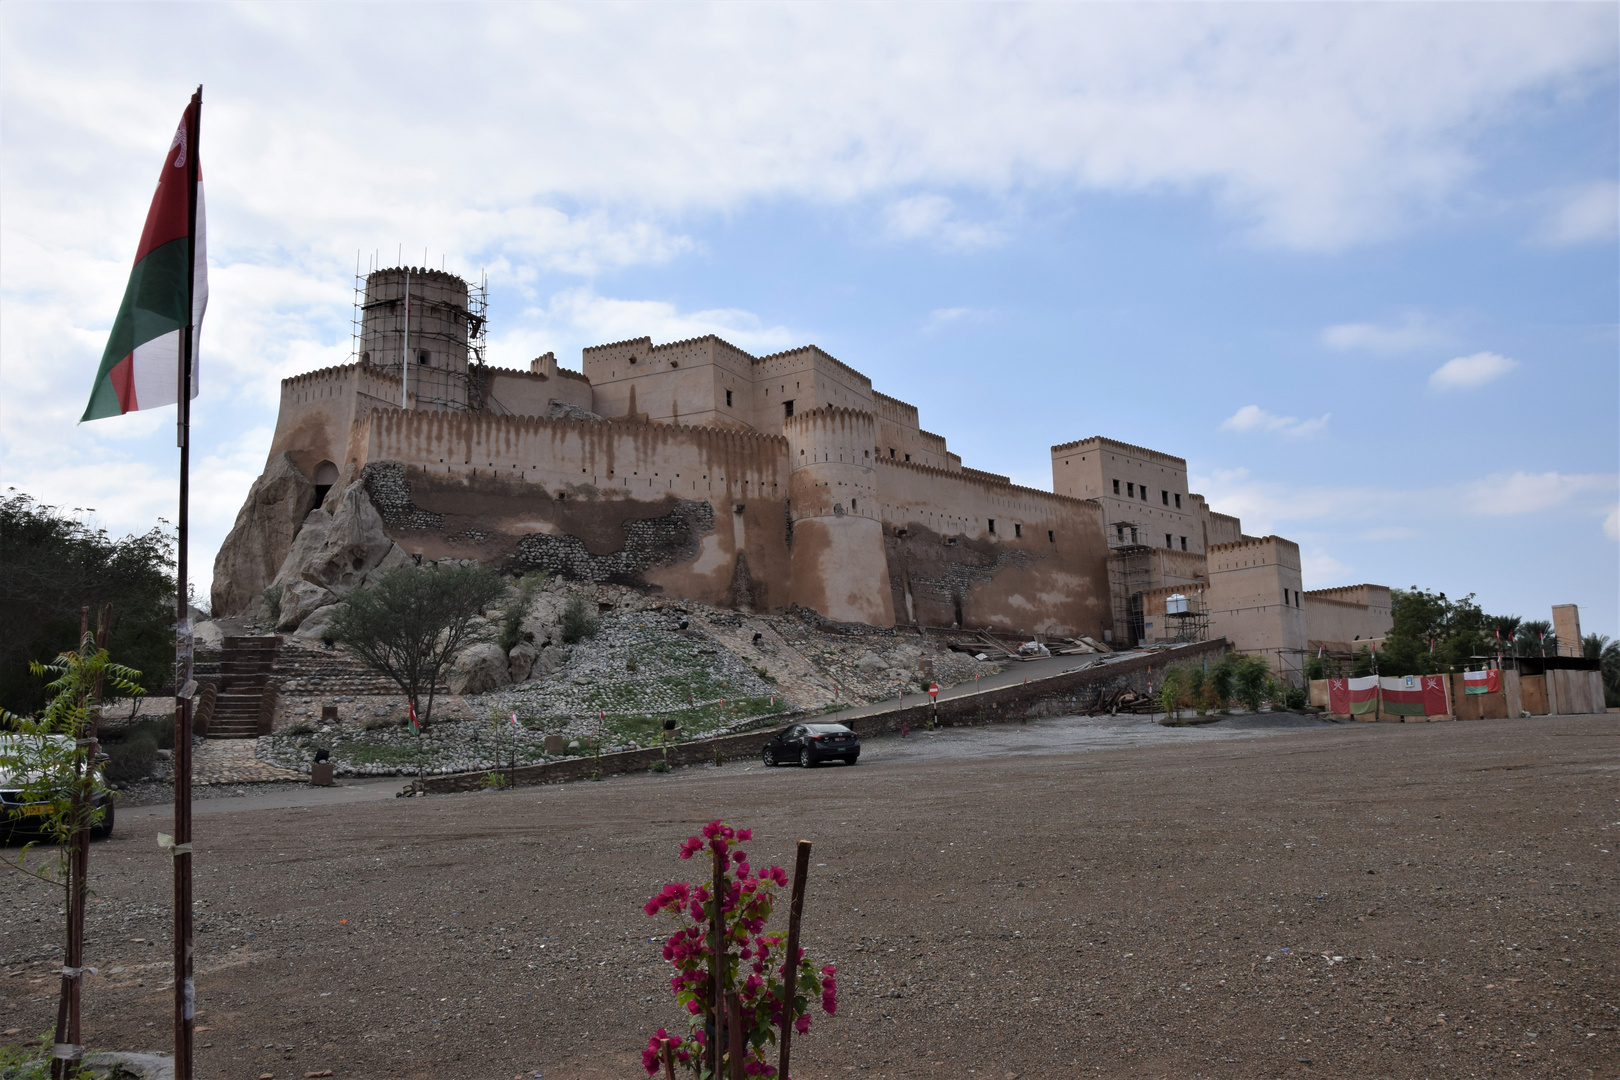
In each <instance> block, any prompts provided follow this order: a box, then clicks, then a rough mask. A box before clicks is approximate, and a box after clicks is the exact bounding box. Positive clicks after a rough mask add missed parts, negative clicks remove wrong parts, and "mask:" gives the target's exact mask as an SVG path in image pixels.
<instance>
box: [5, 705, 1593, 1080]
mask: <svg viewBox="0 0 1620 1080" xmlns="http://www.w3.org/2000/svg"><path fill="white" fill-rule="evenodd" d="M1615 720H1616V718H1615V717H1613V716H1609V717H1601V716H1600V717H1563V718H1556V719H1538V720H1535V721H1518V722H1508V721H1488V722H1479V723H1467V724H1427V725H1375V724H1357V725H1338V726H1329V725H1313V726H1301V727H1295V728H1292V729H1282V730H1268V729H1265V728H1264V726H1263V725H1259V724H1257V723H1255V722H1254V721H1251V722H1250V724H1249V727H1250V728H1251V729H1256V728H1258V729H1259V730H1249V731H1242V730H1233V731H1228V732H1226V733H1225V734H1226V735H1227V736H1229V737H1225V738H1223V737H1220V736H1221V734H1222V733H1221V732H1220V731H1219V729H1177V730H1175V731H1169V732H1167V733H1166V734H1167V737H1168V744H1164V745H1131V743H1130V741H1128V740H1122V739H1119V738H1114V737H1113V736H1109V737H1108V738H1101V739H1097V740H1090V741H1088V740H1087V739H1086V738H1083V737H1078V736H1077V734H1076V733H1077V732H1078V733H1080V735H1084V729H1085V727H1086V726H1087V724H1088V723H1089V722H1086V721H1048V722H1043V723H1040V724H1031V725H1029V726H1028V727H1027V728H1006V729H997V730H996V731H994V732H979V733H974V732H956V733H952V734H951V735H950V736H948V737H947V739H946V740H945V741H940V742H937V743H935V744H929V743H927V742H922V741H916V740H907V741H905V742H904V743H902V742H900V741H899V740H894V741H886V742H878V743H872V744H869V748H868V750H869V752H868V755H867V758H866V759H864V760H863V761H862V763H861V764H860V765H859V766H857V767H855V768H844V767H837V766H834V767H828V768H823V769H819V770H814V771H801V770H797V769H782V770H776V771H765V770H764V769H762V768H761V767H760V766H758V765H757V764H756V765H752V766H744V765H742V764H735V765H729V766H727V767H725V768H723V769H719V770H716V769H712V768H705V769H691V770H683V771H678V772H675V773H671V774H668V775H643V776H636V777H623V778H617V779H612V780H608V781H604V782H602V783H598V784H589V783H586V784H576V785H572V786H567V787H554V788H544V789H532V788H531V789H524V790H519V791H516V792H510V793H487V794H473V795H464V796H443V797H431V798H420V799H409V800H393V801H384V802H368V803H361V804H353V805H347V806H321V807H309V808H303V809H285V810H257V811H251V812H235V813H217V814H210V815H207V816H203V817H199V819H198V822H199V827H200V832H199V837H198V843H197V846H198V849H199V852H200V855H199V858H198V860H197V863H198V868H199V870H198V873H199V883H198V896H199V899H200V900H201V902H202V907H201V909H200V913H199V916H198V924H199V929H200V931H201V932H200V933H199V935H198V943H199V952H200V957H201V959H200V962H199V964H198V970H199V979H198V1001H199V1009H200V1016H201V1019H200V1024H201V1027H200V1028H199V1031H200V1032H201V1034H200V1035H199V1043H200V1044H201V1045H202V1049H201V1051H200V1063H201V1073H202V1075H203V1076H206V1077H211V1078H213V1077H219V1078H235V1077H243V1078H250V1080H251V1078H256V1077H258V1076H260V1075H261V1074H263V1073H272V1074H274V1075H275V1076H276V1077H278V1078H284V1077H301V1076H303V1075H304V1073H305V1072H307V1071H314V1070H322V1069H332V1070H333V1071H334V1074H335V1075H336V1076H367V1077H381V1076H389V1077H422V1078H428V1077H434V1078H439V1077H443V1078H461V1077H466V1078H486V1077H487V1078H492V1080H506V1078H509V1077H512V1076H514V1075H521V1076H523V1077H524V1078H530V1077H533V1076H534V1075H536V1074H542V1073H543V1074H544V1075H545V1076H546V1077H548V1078H559V1077H609V1076H612V1077H623V1078H629V1077H632V1076H637V1075H641V1074H640V1071H639V1063H638V1058H637V1052H638V1051H639V1048H640V1047H641V1046H642V1045H645V1040H646V1036H647V1034H648V1032H649V1031H650V1030H651V1029H653V1028H655V1027H657V1026H659V1025H661V1024H671V1023H672V1022H674V1021H675V1020H676V1017H675V1015H674V1011H673V1009H672V1008H671V1007H670V1004H669V1001H670V998H669V995H668V992H667V989H666V988H665V986H664V983H663V979H664V971H665V970H666V968H665V965H664V964H663V963H662V961H661V959H660V958H659V955H658V950H659V942H658V941H655V940H651V939H652V938H654V937H656V936H658V935H659V934H660V931H661V930H662V929H663V927H662V926H661V925H660V924H657V923H655V922H654V921H653V920H651V919H648V918H647V917H646V916H644V915H642V913H641V904H642V902H643V901H644V900H645V898H646V897H647V896H649V895H651V894H652V893H653V892H654V891H656V890H657V889H658V888H659V887H660V886H661V885H662V884H663V883H664V882H666V881H668V880H672V879H675V878H678V877H682V876H683V875H682V871H683V870H690V869H691V866H692V864H689V863H681V862H679V861H678V860H677V859H676V858H675V851H676V847H677V845H678V844H679V842H680V840H681V839H682V838H684V837H685V836H687V835H689V834H690V833H691V832H693V831H695V829H696V827H697V825H698V824H699V823H700V822H702V821H706V820H708V819H710V818H712V817H723V818H725V819H726V820H728V821H732V822H736V823H740V824H745V825H750V826H752V827H753V828H754V830H755V834H756V837H757V838H758V839H757V840H756V842H755V843H754V844H752V845H751V849H752V851H753V852H754V857H755V861H756V864H758V863H760V862H763V859H764V857H765V856H767V855H768V856H771V857H772V858H773V859H782V858H783V856H785V854H786V853H787V851H788V850H789V848H790V845H791V844H792V842H793V841H794V840H796V839H798V838H800V837H807V838H810V839H813V840H814V841H815V843H816V848H815V857H814V859H813V860H812V864H813V867H814V868H813V870H812V875H813V876H812V878H811V882H810V900H809V904H808V905H807V918H808V930H807V934H806V944H807V947H808V948H809V949H810V951H811V955H812V956H813V957H814V958H815V959H816V960H817V961H818V962H821V961H824V960H830V961H832V962H835V963H837V964H838V966H839V969H840V976H839V980H840V984H841V985H840V992H841V995H842V1007H841V1008H840V1011H839V1014H838V1016H837V1017H836V1018H831V1019H829V1018H825V1017H822V1018H820V1019H818V1021H817V1029H816V1030H815V1031H814V1032H812V1034H811V1035H810V1036H809V1037H807V1038H805V1039H803V1040H801V1041H799V1042H798V1043H797V1044H796V1045H797V1046H798V1047H799V1048H800V1049H799V1052H798V1056H796V1061H797V1062H798V1063H799V1068H798V1069H796V1070H795V1071H796V1072H797V1073H798V1075H799V1076H801V1077H803V1078H805V1080H814V1078H827V1077H842V1076H860V1077H875V1078H883V1080H890V1078H898V1077H907V1078H910V1077H961V1076H969V1075H974V1076H979V1077H991V1078H995V1080H1005V1078H1006V1077H1008V1076H1011V1075H1013V1074H1017V1075H1020V1076H1022V1077H1024V1078H1026V1080H1029V1078H1036V1077H1042V1078H1044V1077H1059V1076H1062V1077H1086V1076H1094V1077H1138V1076H1140V1077H1164V1076H1169V1077H1193V1076H1210V1077H1234V1078H1246V1077H1257V1076H1309V1075H1318V1076H1329V1077H1466V1076H1551V1075H1570V1076H1599V1077H1613V1076H1616V1075H1617V1074H1620V1065H1617V1062H1620V1041H1617V1036H1616V1022H1617V1017H1620V1011H1617V1010H1620V993H1617V989H1620V988H1617V986H1616V980H1617V974H1620V937H1617V934H1616V927H1615V915H1616V912H1615V902H1616V889H1615V887H1616V873H1615V866H1616V862H1615V860H1616V858H1617V854H1616V851H1617V842H1620V786H1617V784H1616V780H1617V779H1620V775H1617V774H1620V737H1617V736H1620V725H1617V724H1616V722H1615ZM1160 730H1161V731H1163V730H1164V729H1160ZM1105 734H1106V733H1105ZM1152 735H1153V736H1154V738H1153V739H1150V740H1148V741H1149V742H1157V741H1159V739H1158V735H1159V732H1153V733H1152ZM1177 736H1186V738H1185V740H1178V739H1177V738H1176V737H1177ZM1261 736H1264V737H1261ZM976 738H977V739H980V740H982V743H981V750H982V752H974V750H973V744H972V740H974V739H976ZM936 750H937V752H936ZM157 825H158V823H157V822H155V821H131V822H129V823H128V827H125V828H122V831H121V835H119V836H116V837H115V838H114V839H113V840H111V841H109V842H107V843H105V844H98V845H97V846H96V848H95V856H94V858H95V862H94V868H95V873H96V874H97V875H98V888H97V896H96V901H95V903H94V904H93V905H92V910H93V914H94V920H93V922H92V925H91V928H90V934H89V946H88V956H89V962H90V963H93V964H96V965H98V966H100V967H101V970H102V975H101V976H100V977H99V978H97V979H93V980H91V982H90V983H89V989H88V992H87V1001H88V1006H87V1035H88V1041H89V1042H90V1043H92V1045H94V1046H98V1047H120V1048H125V1049H161V1048H163V1047H164V1046H165V1045H166V1043H167V1034H166V1031H167V1024H168V1007H169V1001H170V996H169V991H168V990H167V989H166V988H165V986H164V982H165V971H166V966H167V962H168V948H167V943H166V940H165V935H166V931H167V927H168V913H167V904H168V887H169V886H168V876H167V865H166V860H165V859H164V858H163V857H162V855H161V853H160V852H159V850H158V848H157V847H156V845H155V844H154V843H153V840H152V833H153V832H154V831H155V828H156V827H157ZM3 880H4V885H3V887H4V888H5V890H6V894H5V895H6V905H7V906H6V911H7V918H6V920H5V921H4V923H3V925H0V957H3V959H4V969H5V970H4V973H5V974H7V975H11V976H12V977H10V978H0V993H3V994H4V999H3V1001H0V1023H3V1024H4V1026H5V1027H6V1028H9V1029H20V1030H21V1031H22V1032H25V1033H34V1032H38V1031H41V1030H43V1029H45V1028H46V1027H47V1026H48V1024H49V1022H50V1017H51V1015H52V1014H53V1005H52V1002H53V1000H54V997H53V991H54V983H52V982H50V981H49V980H48V979H46V978H43V977H42V976H45V975H46V972H47V969H48V966H49V965H48V961H47V960H46V957H47V954H48V952H49V950H50V949H51V947H52V945H53V942H54V937H53V936H52V933H51V932H52V928H53V925H54V922H53V921H54V919H55V916H54V911H55V900H54V897H53V896H52V895H51V894H50V893H48V892H47V891H46V890H45V889H43V888H42V887H40V886H35V885H29V884H27V883H25V882H24V881H23V879H21V878H20V877H18V876H16V875H12V876H11V877H10V878H9V879H3ZM36 919H40V920H43V921H35V920H36ZM1341 958H1342V959H1341ZM58 962H59V961H58ZM19 972H20V974H13V973H19ZM16 1038H18V1036H13V1037H12V1040H8V1041H13V1040H15V1039H16Z"/></svg>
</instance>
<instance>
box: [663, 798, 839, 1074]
mask: <svg viewBox="0 0 1620 1080" xmlns="http://www.w3.org/2000/svg"><path fill="white" fill-rule="evenodd" d="M752 840H753V833H752V832H751V831H750V830H748V829H732V828H731V827H730V826H728V825H726V824H724V823H723V822H719V821H712V822H710V823H709V824H707V825H705V826H704V827H703V836H702V837H701V838H699V837H696V836H693V837H689V838H688V839H687V841H686V842H685V843H684V844H682V845H681V851H680V855H681V858H683V859H690V858H692V856H694V855H698V854H700V853H702V854H704V855H706V856H707V854H708V853H709V852H710V851H713V852H714V853H715V854H716V855H717V856H718V859H719V864H720V872H721V888H722V892H721V894H720V896H719V898H718V900H719V902H718V904H717V903H716V902H715V900H714V899H713V898H711V893H710V889H711V887H712V884H711V883H712V878H713V875H712V874H711V873H708V871H709V869H710V858H712V857H713V856H710V857H705V858H704V859H703V860H702V862H701V864H700V865H701V869H702V870H703V871H705V873H704V874H703V876H702V878H700V881H699V882H698V883H697V884H687V883H685V882H676V883H673V884H670V885H666V886H664V888H663V890H662V891H661V892H660V893H659V894H658V895H657V896H654V897H653V898H652V899H651V900H648V901H647V903H646V905H645V906H644V907H643V908H642V910H643V911H645V912H646V913H647V914H648V915H654V916H656V915H665V916H668V917H669V918H671V919H672V921H673V922H674V923H675V931H674V933H673V934H671V935H670V937H669V939H668V941H667V942H666V944H665V945H664V958H665V959H666V960H668V961H669V962H670V963H671V964H672V965H673V966H674V967H675V976H674V978H673V979H671V980H670V984H669V985H670V988H671V989H672V990H673V991H674V993H675V1001H676V1003H677V1004H678V1005H679V1006H680V1011H681V1013H682V1014H683V1015H684V1016H685V1018H686V1020H687V1023H688V1024H690V1025H691V1027H690V1033H689V1035H688V1036H687V1037H686V1038H681V1037H680V1036H677V1035H672V1034H670V1033H669V1031H668V1030H667V1029H665V1028H659V1029H658V1031H657V1032H656V1033H655V1034H654V1035H653V1036H652V1037H651V1038H650V1039H649V1040H648V1041H647V1048H646V1050H644V1051H643V1052H642V1056H641V1063H642V1066H643V1067H644V1068H645V1069H646V1070H647V1075H648V1076H652V1075H655V1074H656V1073H657V1072H658V1066H659V1056H660V1053H661V1050H662V1044H663V1041H664V1040H665V1039H668V1040H669V1042H670V1044H671V1046H672V1047H673V1049H674V1052H675V1058H676V1060H677V1061H678V1062H679V1063H680V1064H681V1066H682V1067H683V1068H686V1069H690V1070H692V1072H693V1073H694V1074H698V1073H702V1072H703V1055H704V1050H705V1047H706V1045H707V1042H708V1040H709V1039H710V1038H713V1037H715V1036H721V1035H723V1032H724V1029H723V1027H722V1025H721V1024H720V1023H717V1022H715V1021H716V1020H717V1019H718V1018H717V1017H715V1016H714V1015H713V1013H714V1012H715V1011H717V1010H715V1009H714V1008H713V1005H712V1003H711V997H712V994H713V982H712V980H711V978H710V972H711V970H712V969H713V968H714V967H715V966H716V965H715V960H716V959H720V960H722V963H720V964H719V965H718V966H719V972H720V977H721V991H722V993H724V994H725V995H726V996H727V997H734V998H736V1000H737V1002H738V1004H739V1005H740V1012H741V1015H742V1023H743V1028H744V1030H743V1033H742V1045H743V1055H744V1062H743V1068H742V1071H743V1072H744V1073H745V1074H746V1075H748V1076H763V1075H770V1074H771V1073H772V1072H774V1069H773V1067H772V1058H773V1057H774V1055H770V1054H768V1052H767V1045H772V1046H774V1044H775V1043H776V1032H777V1028H778V1027H779V1026H780V1025H781V1023H782V1022H783V1021H784V1020H785V1021H787V1022H789V1023H791V1024H793V1028H794V1030H795V1031H796V1032H797V1033H798V1034H800V1035H804V1034H807V1033H808V1032H809V1030H810V1019H811V1012H810V1009H811V1002H813V1001H815V1000H816V998H817V997H818V996H819V997H820V999H821V1000H820V1004H821V1008H822V1011H823V1012H825V1013H826V1014H827V1015H828V1016H832V1015H833V1014H835V1013H836V1012H837V1011H838V982H837V972H836V971H835V969H834V968H833V965H831V964H827V965H826V966H824V967H821V968H819V969H818V968H817V967H816V966H815V965H814V964H813V963H812V962H811V961H810V959H809V957H808V956H805V955H804V954H803V952H802V951H801V954H800V956H799V957H797V958H796V959H797V961H798V967H797V970H796V971H795V973H794V978H795V984H796V985H795V987H794V995H793V1000H792V1001H791V1002H787V1003H786V1004H785V1006H784V1002H783V1001H782V998H783V989H784V988H783V986H782V971H783V968H784V966H785V963H786V960H787V958H786V955H785V954H786V952H787V941H786V938H785V935H783V934H781V933H777V932H774V931H772V932H766V930H765V924H766V922H767V921H769V919H770V917H771V909H772V908H773V907H774V906H775V903H776V890H777V889H778V888H779V887H780V886H783V885H786V884H787V883H788V876H787V872H786V871H785V870H783V869H782V868H781V867H780V866H772V867H769V868H767V869H765V870H762V871H758V872H756V871H755V870H754V869H753V868H752V867H751V866H750V865H749V863H748V855H747V854H746V853H745V852H744V851H743V850H742V847H741V845H742V844H744V843H748V842H751V841H752ZM716 908H718V909H719V910H718V911H717V910H716ZM717 916H718V921H719V932H720V942H721V948H722V949H723V950H724V955H723V957H721V958H715V957H713V954H712V952H711V950H712V948H713V943H714V935H713V933H712V931H713V929H714V921H715V919H716V917H717ZM784 1007H785V1008H787V1009H788V1010H790V1011H789V1013H788V1015H787V1016H785V1017H784V1016H783V1015H782V1011H783V1009H784ZM719 1049H720V1050H721V1051H722V1053H721V1055H720V1058H719V1063H720V1065H721V1075H726V1074H727V1073H728V1072H729V1069H727V1068H726V1066H727V1065H728V1064H730V1063H729V1062H727V1061H726V1056H727V1055H725V1053H724V1050H725V1043H724V1041H722V1042H721V1045H720V1048H719ZM704 1075H707V1074H706V1073H704Z"/></svg>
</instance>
